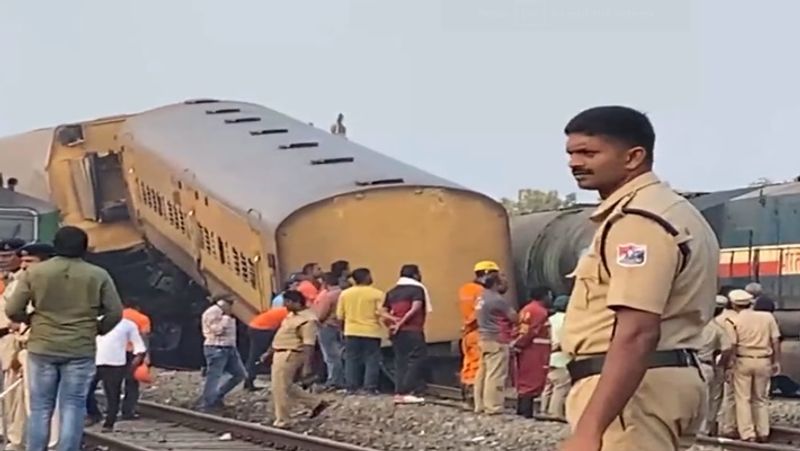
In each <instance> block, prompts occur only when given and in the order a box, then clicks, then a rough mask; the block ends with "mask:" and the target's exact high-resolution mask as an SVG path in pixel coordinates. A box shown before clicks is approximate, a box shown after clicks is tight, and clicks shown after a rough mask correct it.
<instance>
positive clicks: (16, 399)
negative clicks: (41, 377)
mask: <svg viewBox="0 0 800 451" xmlns="http://www.w3.org/2000/svg"><path fill="white" fill-rule="evenodd" d="M18 380H20V383H19V384H17V385H16V386H15V387H14V388H13V389H12V390H11V391H9V392H8V393H7V394H6V397H5V398H4V400H3V401H4V403H3V404H4V405H3V408H4V409H5V410H4V413H5V426H6V439H7V440H8V444H10V445H12V446H14V447H18V448H21V447H22V443H23V441H24V440H25V420H26V418H27V413H26V412H25V381H24V380H22V370H21V369H20V370H18V371H14V370H12V369H10V368H9V369H8V370H6V371H4V372H3V387H5V388H9V387H11V386H12V385H13V384H14V383H15V382H17V381H18Z"/></svg>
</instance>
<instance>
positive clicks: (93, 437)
mask: <svg viewBox="0 0 800 451" xmlns="http://www.w3.org/2000/svg"><path fill="white" fill-rule="evenodd" d="M83 444H84V448H86V447H88V448H89V449H93V448H100V449H106V450H109V451H153V450H151V449H150V448H143V447H141V446H139V445H137V444H135V443H131V442H126V441H123V440H119V439H116V438H114V437H111V436H110V435H108V434H101V433H97V432H93V431H83Z"/></svg>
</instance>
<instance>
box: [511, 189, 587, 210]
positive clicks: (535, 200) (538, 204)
mask: <svg viewBox="0 0 800 451" xmlns="http://www.w3.org/2000/svg"><path fill="white" fill-rule="evenodd" d="M575 201H576V196H575V193H569V194H567V195H566V196H564V197H563V198H561V197H560V196H559V195H558V191H556V190H550V191H542V190H538V189H530V188H526V189H521V190H519V191H517V200H512V199H509V198H506V197H504V198H502V199H500V203H502V204H503V206H504V207H505V208H506V210H508V213H509V214H510V215H512V216H515V215H523V214H527V213H533V212H535V211H543V210H555V209H557V208H565V207H570V206H572V205H575Z"/></svg>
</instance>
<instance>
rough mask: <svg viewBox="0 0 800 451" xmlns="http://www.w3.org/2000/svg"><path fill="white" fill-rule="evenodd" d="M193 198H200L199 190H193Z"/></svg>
mask: <svg viewBox="0 0 800 451" xmlns="http://www.w3.org/2000/svg"><path fill="white" fill-rule="evenodd" d="M194 200H200V191H195V192H194Z"/></svg>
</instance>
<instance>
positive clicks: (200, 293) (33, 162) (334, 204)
mask: <svg viewBox="0 0 800 451" xmlns="http://www.w3.org/2000/svg"><path fill="white" fill-rule="evenodd" d="M32 133H35V134H36V137H37V139H33V138H34V137H33V136H32V135H31V134H23V135H17V136H15V137H11V138H8V139H5V140H3V139H0V166H2V167H9V168H13V169H14V172H15V174H8V173H7V174H6V175H13V176H14V177H16V178H18V179H19V180H20V184H19V187H20V189H21V190H25V191H27V192H28V193H29V194H31V195H38V197H41V198H44V199H46V200H49V201H51V202H52V203H53V204H55V205H56V206H57V207H58V209H59V211H60V212H61V221H62V223H64V224H70V225H76V226H79V227H81V228H83V229H84V230H86V231H87V233H88V234H89V240H90V250H91V253H92V258H93V259H94V261H96V262H98V263H99V264H101V265H102V266H104V267H106V268H108V269H109V271H110V272H111V273H112V276H114V278H115V281H117V283H118V285H119V286H120V291H122V292H123V295H125V296H128V297H133V298H135V299H136V300H137V301H138V302H140V303H141V304H142V305H143V307H144V310H145V311H146V312H147V313H150V314H151V317H152V318H153V322H154V329H155V333H154V336H153V339H152V340H151V345H152V346H153V347H154V348H155V351H156V355H155V356H154V357H155V358H154V360H156V359H160V360H161V362H162V363H165V362H167V363H166V364H169V362H168V361H171V360H174V358H178V359H181V358H182V360H181V362H174V364H175V365H189V363H188V361H193V362H194V364H197V363H198V362H202V352H201V347H200V346H199V342H198V339H199V321H198V316H199V314H200V312H201V311H202V310H203V309H204V308H205V307H206V306H207V302H206V296H207V295H208V294H209V293H217V292H221V291H226V292H230V293H232V294H233V295H234V296H235V297H236V298H237V299H238V301H239V302H237V303H236V304H235V307H234V313H235V315H236V316H237V317H238V318H239V319H240V320H241V321H242V322H247V321H248V320H249V319H250V318H252V316H253V315H255V314H256V313H258V312H260V311H262V310H264V309H266V308H268V307H269V306H270V301H271V298H272V296H273V295H274V294H275V293H277V292H279V291H280V290H281V285H282V281H283V280H285V279H286V277H287V276H288V275H289V274H290V273H291V272H293V271H297V270H298V269H299V268H300V267H301V266H302V265H303V264H304V263H307V262H318V263H320V264H322V265H323V266H327V265H328V264H330V263H331V262H333V261H335V260H339V259H344V260H348V261H349V262H350V264H351V267H353V268H355V267H359V266H365V267H369V268H370V269H371V270H372V272H373V276H374V279H375V286H376V287H379V288H381V289H389V288H390V287H391V286H392V285H393V284H394V283H395V282H396V281H397V278H398V276H399V269H400V267H401V265H402V264H405V263H416V264H418V265H419V266H420V268H421V270H422V272H423V278H424V283H425V284H426V285H427V287H428V289H429V293H430V296H431V301H432V302H431V303H432V305H433V312H432V313H430V314H429V316H428V321H427V322H426V330H425V332H426V338H427V341H428V342H429V345H430V346H431V354H432V355H441V356H452V354H453V352H452V350H453V349H457V346H454V344H456V343H457V341H458V339H459V337H460V326H461V322H460V319H459V318H460V317H459V312H458V306H457V304H456V303H455V301H454V299H455V297H456V293H457V291H458V287H459V286H460V285H461V284H463V283H464V282H466V281H468V280H470V279H471V278H472V277H473V275H472V265H473V264H474V262H476V261H480V260H486V259H491V260H495V261H497V262H498V263H499V264H501V265H502V266H503V267H505V268H510V267H511V250H510V237H509V232H508V230H509V224H508V216H507V214H506V212H505V210H504V209H503V207H502V205H500V204H499V203H498V202H497V201H495V200H493V199H491V198H489V197H487V196H485V195H483V194H481V193H478V192H475V191H472V190H469V189H466V188H464V187H463V186H460V185H458V184H456V183H453V182H451V181H449V180H446V179H443V178H441V177H437V176H435V175H433V174H430V173H428V172H425V171H422V170H420V169H418V168H416V167H414V166H411V165H408V164H405V163H403V162H400V161H398V160H395V159H392V158H390V157H388V156H386V155H383V154H381V153H378V152H376V151H373V150H371V149H368V148H366V147H364V146H361V145H359V144H357V143H355V142H353V141H351V140H349V139H347V138H345V137H342V136H337V135H332V134H330V133H328V132H326V131H323V130H320V129H318V128H315V127H313V126H310V125H308V124H306V123H304V122H301V121H298V120H296V119H293V118H291V117H288V116H285V115H283V114H281V113H279V112H276V111H274V110H271V109H268V108H265V107H263V106H260V105H256V104H252V103H245V102H235V101H219V100H213V99H200V100H191V101H186V102H183V103H179V104H173V105H168V106H163V107H160V108H156V109H153V110H149V111H144V112H141V113H134V114H128V115H120V116H114V117H107V118H101V119H96V120H91V121H84V122H78V123H72V124H66V125H61V126H58V127H55V128H53V129H45V130H40V131H36V132H32ZM20 159H22V160H21V161H24V162H25V164H24V165H20V164H19V161H20ZM7 163H8V165H7ZM510 276H511V277H512V279H513V274H511V275H510ZM241 335H244V334H241ZM156 363H158V362H156Z"/></svg>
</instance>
